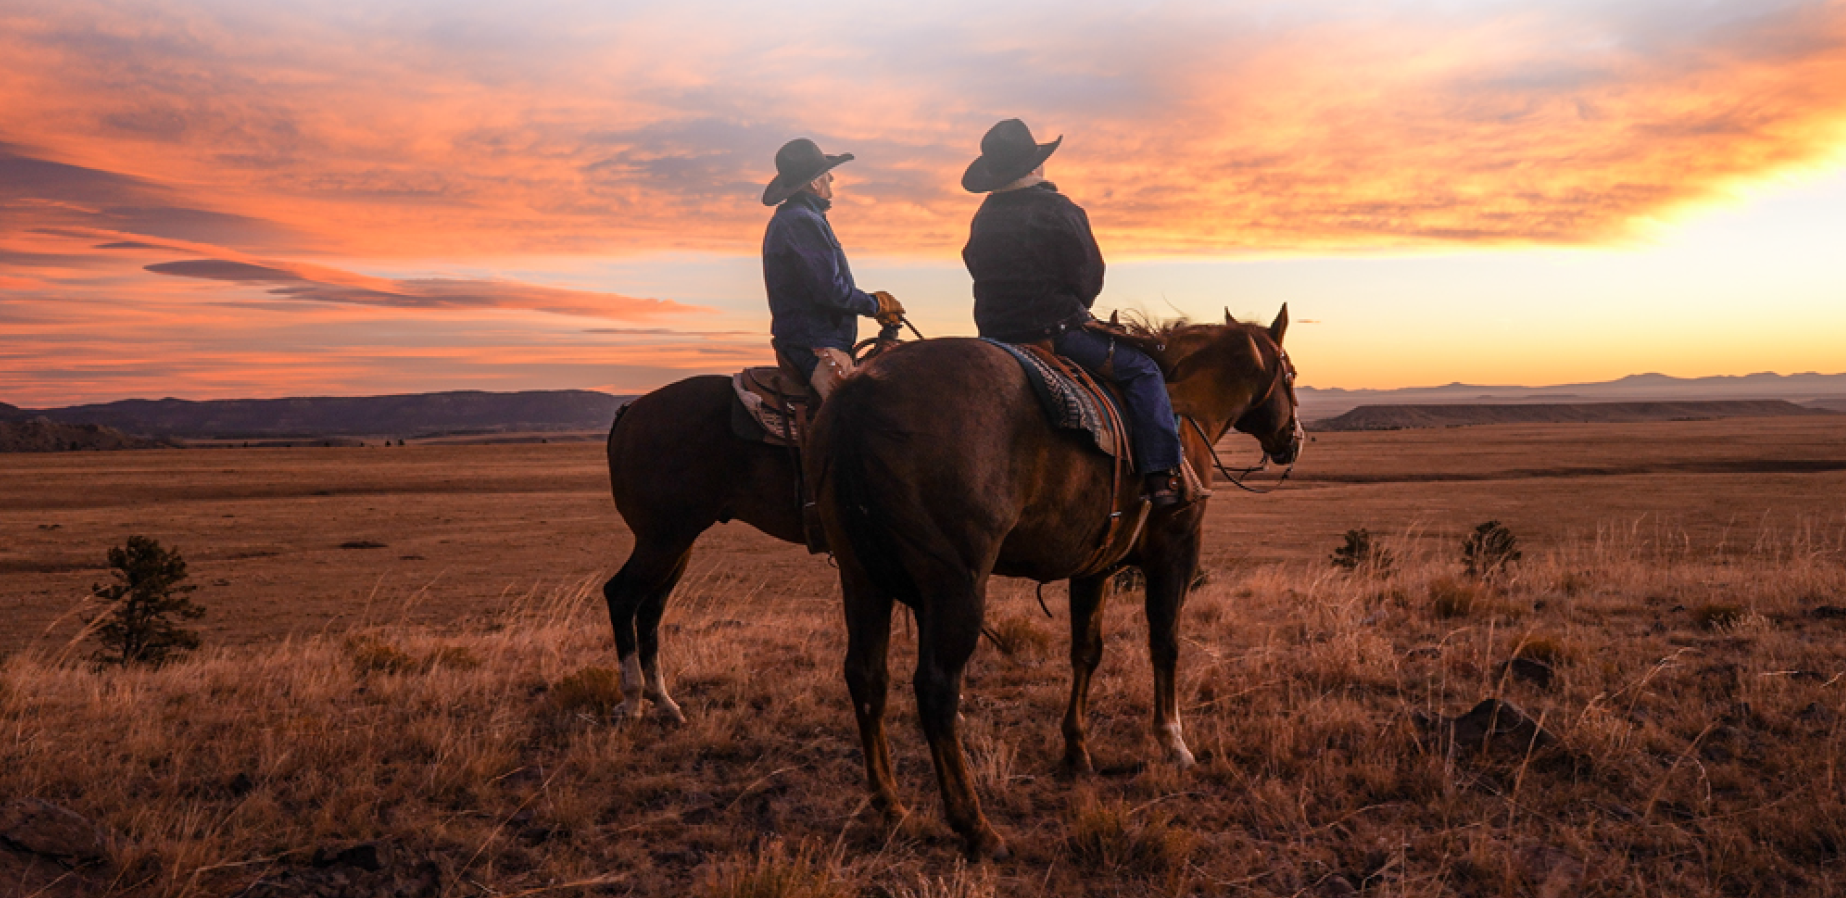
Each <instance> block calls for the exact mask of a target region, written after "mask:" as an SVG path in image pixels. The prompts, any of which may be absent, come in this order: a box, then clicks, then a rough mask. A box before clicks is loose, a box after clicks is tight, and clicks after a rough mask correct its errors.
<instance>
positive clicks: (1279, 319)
mask: <svg viewBox="0 0 1846 898" xmlns="http://www.w3.org/2000/svg"><path fill="white" fill-rule="evenodd" d="M1287 332H1288V303H1283V304H1282V311H1280V312H1277V313H1276V320H1275V322H1274V323H1272V324H1270V325H1269V339H1271V340H1274V341H1276V345H1277V346H1280V345H1282V335H1283V334H1285V333H1287Z"/></svg>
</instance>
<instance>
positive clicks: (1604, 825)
mask: <svg viewBox="0 0 1846 898" xmlns="http://www.w3.org/2000/svg"><path fill="white" fill-rule="evenodd" d="M1355 523H1362V522H1355ZM1728 538H1729V539H1730V541H1731V545H1730V548H1729V549H1727V550H1726V551H1724V552H1722V553H1718V552H1714V551H1712V550H1713V549H1715V548H1716V547H1711V546H1706V547H1702V548H1701V547H1687V546H1682V545H1679V544H1675V543H1674V542H1673V541H1672V540H1671V539H1670V538H1667V535H1665V534H1663V533H1661V532H1656V531H1648V530H1646V529H1645V528H1642V527H1637V526H1633V525H1628V524H1624V525H1622V526H1620V527H1614V526H1612V527H1609V528H1607V529H1606V530H1605V531H1602V532H1598V533H1597V534H1595V535H1593V536H1588V537H1586V538H1584V539H1582V540H1579V541H1575V542H1572V543H1569V544H1566V545H1562V546H1554V547H1545V546H1527V547H1526V549H1527V551H1526V557H1525V559H1524V560H1522V561H1521V562H1519V563H1518V565H1517V566H1516V567H1515V569H1514V570H1513V571H1512V574H1511V576H1508V577H1506V578H1504V579H1503V580H1502V581H1500V582H1496V583H1486V584H1481V583H1475V582H1472V581H1467V580H1465V579H1463V578H1459V577H1458V574H1459V563H1458V561H1457V560H1456V559H1455V558H1454V557H1453V553H1452V552H1445V551H1439V550H1438V549H1437V548H1435V547H1434V546H1433V543H1430V541H1428V540H1418V539H1416V538H1414V537H1413V536H1411V535H1408V534H1407V535H1405V537H1403V538H1401V539H1395V540H1394V539H1387V540H1386V542H1387V544H1388V545H1389V546H1390V548H1391V549H1392V551H1393V552H1394V554H1395V556H1396V558H1397V559H1398V563H1397V564H1396V565H1395V566H1394V567H1392V568H1391V569H1390V570H1388V571H1378V572H1364V573H1347V572H1343V571H1340V570H1338V569H1335V568H1333V567H1332V566H1331V565H1328V564H1326V563H1324V562H1321V563H1317V564H1308V565H1278V566H1272V567H1261V568H1254V569H1248V570H1241V571H1236V572H1226V571H1218V572H1214V576H1213V578H1212V580H1211V581H1210V583H1209V584H1208V585H1206V586H1204V587H1202V588H1201V589H1199V590H1198V591H1196V592H1195V593H1194V595H1193V596H1192V598H1191V599H1190V601H1189V605H1188V609H1187V617H1186V621H1185V623H1184V627H1183V635H1184V638H1185V642H1184V649H1183V657H1182V668H1181V670H1182V677H1181V695H1182V702H1183V704H1182V708H1183V713H1184V720H1185V725H1186V732H1187V738H1188V740H1189V742H1190V743H1191V745H1192V747H1193V749H1194V750H1195V751H1196V752H1197V753H1198V754H1199V757H1200V760H1201V763H1200V764H1199V765H1198V766H1197V767H1196V768H1193V769H1191V770H1187V771H1178V770H1174V769H1172V768H1169V767H1166V766H1164V765H1161V764H1158V763H1154V764H1151V765H1148V764H1144V763H1143V760H1144V759H1150V758H1154V757H1156V756H1157V752H1156V751H1155V750H1154V748H1153V746H1152V744H1151V740H1150V739H1149V737H1148V734H1147V722H1148V717H1149V708H1148V695H1149V692H1150V686H1149V680H1150V674H1149V666H1148V662H1147V652H1146V647H1145V628H1144V626H1142V624H1141V622H1140V619H1139V618H1140V614H1139V603H1138V601H1137V597H1135V596H1127V595H1121V596H1115V597H1113V598H1112V599H1111V600H1110V603H1109V609H1108V611H1107V634H1108V635H1107V648H1106V657H1105V661H1104V665H1103V668H1102V670H1101V671H1100V674H1099V677H1098V679H1097V682H1096V684H1095V688H1094V691H1093V694H1092V709H1093V717H1092V727H1091V737H1090V738H1091V747H1092V750H1093V751H1094V752H1095V755H1096V761H1097V766H1098V767H1099V769H1100V770H1101V773H1100V774H1099V775H1097V776H1096V777H1094V778H1091V779H1088V780H1085V781H1071V780H1069V779H1067V778H1064V777H1062V776H1061V775H1060V774H1059V773H1058V770H1057V761H1058V759H1059V757H1060V756H1061V752H1062V745H1061V736H1060V735H1059V731H1058V720H1059V717H1060V716H1061V714H1062V709H1063V703H1064V700H1065V697H1066V694H1067V689H1068V666H1067V661H1066V659H1065V654H1066V653H1065V648H1066V646H1067V639H1068V636H1067V635H1066V634H1067V632H1068V621H1067V616H1066V614H1065V613H1064V609H1063V607H1062V596H1063V591H1062V589H1061V588H1057V587H1053V588H1050V589H1048V590H1047V594H1048V597H1049V598H1050V599H1051V608H1052V610H1053V611H1054V612H1055V613H1056V616H1057V619H1056V620H1046V619H1044V617H1043V614H1042V613H1041V612H1040V611H1039V610H1038V607H1037V603H1036V601H1035V600H1034V598H1033V595H1032V590H1031V588H1030V585H1029V584H1019V583H1015V582H1004V583H996V584H995V585H994V588H993V590H992V597H991V606H992V607H991V609H990V612H989V621H990V623H995V622H998V623H999V624H1000V625H1001V626H999V627H998V628H997V629H996V633H997V634H999V638H1001V639H1003V640H1004V641H1006V642H1007V643H1008V646H1006V648H1007V649H1008V650H1007V651H1004V652H1002V651H997V650H995V648H994V647H993V646H984V647H983V649H982V651H981V652H980V653H978V654H977V656H976V661H975V663H974V664H973V665H972V667H971V669H970V676H969V680H968V683H967V686H966V690H965V701H964V714H965V717H966V723H965V725H964V736H965V738H966V740H967V742H968V745H969V748H970V755H971V760H972V762H973V765H974V767H975V772H976V776H977V778H978V781H979V783H980V787H981V789H982V794H983V798H984V800H985V801H986V803H987V809H988V812H989V814H990V815H991V816H992V817H993V819H994V822H995V824H996V825H997V826H999V827H1000V828H1001V829H1002V830H1003V831H1004V832H1005V833H1006V834H1007V835H1008V837H1009V839H1010V841H1011V843H1012V845H1013V847H1014V849H1015V852H1016V857H1015V859H1014V860H1012V861H1009V862H1006V863H1003V864H998V865H993V866H979V867H969V866H966V865H964V864H962V863H961V862H960V861H959V860H958V859H957V858H956V856H955V844H956V843H955V840H954V839H953V838H952V837H951V835H950V834H949V833H948V831H947V829H946V827H944V826H943V825H942V823H941V820H940V811H939V807H938V803H937V801H936V798H935V791H934V790H935V785H934V777H933V773H932V771H931V768H930V763H929V758H928V754H927V752H926V750H925V749H924V748H923V745H922V740H921V737H920V735H919V734H918V732H917V730H916V727H915V725H914V723H913V721H914V719H915V709H914V703H913V702H912V700H911V699H910V696H909V692H908V688H907V683H908V678H909V671H910V669H911V666H912V664H913V662H914V638H913V636H911V635H910V634H911V633H912V632H914V631H912V630H910V629H908V628H907V627H906V625H905V624H904V623H902V622H900V623H898V624H896V625H895V627H894V631H895V637H894V654H895V655H896V656H897V657H896V658H894V661H893V665H894V677H893V682H894V689H893V695H892V699H893V700H892V703H891V709H890V718H891V722H892V727H891V736H892V741H893V748H894V750H895V755H896V764H897V770H898V777H899V780H900V783H901V785H902V787H903V789H904V790H905V793H906V798H907V799H908V801H909V804H910V807H911V809H912V813H911V814H910V815H909V816H907V817H904V818H902V819H899V820H897V821H894V822H887V821H884V820H882V819H881V818H880V817H878V815H876V814H874V813H873V812H872V811H871V810H870V809H869V808H868V807H867V806H866V803H865V802H864V801H863V800H862V797H861V788H862V787H861V778H862V773H861V768H860V762H859V752H858V743H857V738H856V733H855V730H854V725H853V722H852V716H851V713H850V709H849V708H848V707H847V705H846V698H845V688H844V686H843V684H842V683H841V681H840V674H839V663H840V659H841V657H842V652H843V638H842V636H841V634H840V632H839V631H840V629H841V628H840V624H839V611H838V607H837V601H836V595H837V594H836V586H835V585H834V584H833V582H832V581H831V580H830V579H829V576H828V575H829V574H830V573H831V571H829V570H827V569H826V568H824V567H822V566H820V565H816V566H815V571H814V573H813V575H812V576H811V577H809V578H806V579H797V580H794V581H789V580H779V581H776V582H770V581H769V580H768V579H766V578H763V577H760V576H753V575H752V573H751V572H750V571H749V570H748V569H747V568H742V567H736V566H732V565H728V564H724V563H714V564H709V565H708V566H705V567H702V568H699V569H696V570H695V571H693V572H692V573H691V574H690V575H689V576H688V577H687V579H686V582H685V584H684V585H682V586H681V588H680V591H679V593H678V594H677V595H676V596H675V598H674V600H673V605H672V607H671V609H670V610H669V613H668V618H667V621H668V623H667V627H666V631H665V640H666V648H665V656H664V661H665V665H666V669H667V672H668V676H669V682H670V683H671V685H672V687H673V689H674V691H675V693H676V696H677V697H678V698H679V699H680V701H681V703H682V704H683V705H684V706H685V709H686V712H687V714H688V716H689V718H690V721H689V722H688V723H687V724H686V725H684V726H681V727H668V726H665V725H663V724H660V723H657V722H653V721H644V722H641V723H638V724H635V725H630V726H627V727H617V726H613V725H611V724H610V723H609V722H608V719H607V717H608V710H609V708H610V707H612V705H613V703H614V702H615V701H618V700H619V699H618V698H617V696H618V695H619V687H620V682H619V677H620V675H619V673H617V672H616V671H617V665H615V663H614V659H613V657H612V651H611V649H610V646H609V642H610V640H609V637H608V633H607V626H608V625H607V621H606V618H605V616H604V612H603V609H602V606H601V601H600V595H599V594H598V592H597V590H596V589H595V587H596V586H597V585H598V584H599V583H600V577H586V578H585V579H583V580H582V581H581V582H578V583H574V584H571V585H569V586H566V587H562V588H557V589H551V590H543V591H532V592H527V593H524V594H520V595H514V596H509V599H508V602H507V606H506V609H505V610H504V612H503V613H501V614H499V615H496V616H494V617H492V618H490V619H486V620H480V621H474V622H470V623H469V624H467V625H465V626H457V627H455V628H452V629H446V630H436V629H428V628H415V627H408V626H404V625H401V624H397V623H379V624H370V625H366V626H363V627H360V628H357V629H355V630H353V631H350V632H339V633H327V634H324V635H322V636H319V637H316V638H311V639H306V640H299V641H291V642H287V643H283V644H280V645H274V646H270V647H266V648H256V649H241V650H235V651H229V650H216V651H213V650H209V649H208V650H206V651H204V652H202V653H200V654H199V655H198V656H197V657H194V658H191V659H188V660H185V661H182V662H178V663H175V664H171V665H168V666H166V667H163V668H159V669H152V670H135V669H131V670H97V669H94V668H93V667H91V666H88V665H84V664H81V663H76V662H73V661H71V660H70V657H71V656H70V655H69V653H62V652H47V653H42V654H27V655H23V656H18V657H13V658H10V659H7V660H6V661H5V662H4V663H3V664H0V801H4V800H11V799H15V798H22V797H36V798H42V799H46V800H50V801H54V802H57V803H60V804H62V805H65V806H67V807H69V808H71V809H73V810H75V811H77V812H79V813H81V814H84V815H86V816H88V817H90V818H91V819H93V820H96V821H98V822H100V823H101V824H103V825H105V826H106V827H108V828H109V829H111V830H113V831H114V832H116V833H118V834H120V836H121V841H120V843H119V846H118V848H117V849H116V850H117V854H118V856H117V858H116V861H117V867H118V870H119V871H120V872H121V876H120V878H118V879H117V880H116V881H115V884H114V886H113V887H112V890H113V891H114V892H116V893H119V894H135V895H149V896H175V898H177V896H194V895H201V896H203V895H214V896H215V895H233V894H247V895H253V896H260V895H308V894H335V893H338V892H329V891H327V890H328V889H331V888H334V886H330V885H329V883H330V882H332V881H333V880H332V879H331V877H334V876H336V875H338V876H342V877H345V879H344V880H342V881H343V882H346V883H347V884H348V886H350V888H352V889H354V890H355V891H351V892H349V893H350V894H371V892H366V891H364V890H365V889H371V888H374V887H375V886H376V887H377V888H379V889H384V888H385V886H383V885H379V884H380V883H389V884H390V888H395V889H398V890H399V891H401V892H403V893H404V894H430V895H451V896H454V895H516V894H541V893H543V894H613V895H621V894H635V895H680V894H701V893H702V894H709V895H737V896H743V895H763V896H770V895H773V896H788V898H795V896H807V898H819V896H832V895H883V896H894V898H895V896H906V898H909V896H915V898H925V896H928V898H935V896H943V898H984V896H994V895H1020V894H1033V895H1036V894H1055V895H1066V894H1089V895H1169V894H1201V895H1217V894H1251V895H1296V894H1349V893H1350V892H1346V891H1342V889H1351V890H1354V891H1357V892H1359V893H1362V894H1381V895H1384V894H1389V895H1477V894H1565V893H1571V894H1576V893H1581V894H1584V895H1630V894H1673V895H1692V896H1697V895H1729V894H1812V895H1825V894H1840V893H1841V890H1842V889H1846V866H1843V863H1846V862H1843V860H1842V850H1843V848H1846V779H1842V776H1841V770H1840V766H1841V757H1842V747H1843V746H1842V738H1843V736H1846V729H1843V725H1842V723H1841V721H1842V713H1843V712H1846V702H1843V701H1842V691H1843V690H1846V621H1843V620H1841V619H1839V618H1840V616H1842V615H1846V563H1843V562H1842V557H1843V556H1842V551H1841V543H1840V534H1839V532H1838V529H1837V528H1835V529H1832V530H1829V529H1827V528H1825V527H1815V528H1809V529H1806V530H1803V529H1800V528H1797V529H1796V530H1795V531H1793V532H1790V531H1781V532H1776V533H1773V534H1765V535H1764V536H1762V537H1761V538H1757V537H1755V536H1752V537H1751V538H1750V539H1748V540H1744V539H1743V538H1741V537H1739V536H1737V535H1736V534H1731V535H1729V537H1728ZM1746 542H1747V543H1748V544H1749V548H1748V549H1745V550H1741V551H1739V550H1737V546H1739V545H1742V544H1744V543H1746ZM1426 544H1427V545H1426ZM379 601H380V607H384V606H386V605H389V604H390V602H389V601H388V597H381V599H380V600H379ZM1439 605H1440V606H1441V607H1438V606H1439ZM1718 605H1723V606H1725V607H1734V608H1735V609H1737V612H1736V614H1735V615H1729V616H1720V617H1722V618H1723V619H1717V618H1711V617H1710V616H1709V615H1708V616H1707V618H1706V619H1701V615H1700V611H1699V609H1701V608H1708V607H1713V606H1718ZM1828 609H1834V610H1828ZM900 616H901V615H900ZM370 619H372V620H385V621H390V620H392V619H393V615H392V614H390V613H388V612H386V613H373V614H372V616H371V618H370ZM1514 658H1520V659H1526V660H1527V661H1529V662H1533V663H1535V664H1537V665H1539V667H1537V668H1533V667H1531V666H1530V665H1528V666H1527V667H1519V668H1515V667H1513V666H1511V665H1509V664H1508V663H1507V662H1509V661H1510V660H1512V659H1514ZM1535 669H1542V670H1544V671H1547V672H1548V673H1549V675H1550V679H1549V680H1548V683H1547V684H1546V685H1540V684H1539V683H1538V682H1535V681H1534V680H1533V679H1531V671H1532V670H1535ZM1488 697H1497V698H1500V699H1502V700H1504V701H1507V702H1510V703H1512V704H1514V705H1516V706H1517V707H1518V708H1519V709H1520V710H1522V711H1523V712H1524V713H1525V714H1526V715H1528V716H1529V717H1530V718H1532V719H1534V720H1537V721H1538V722H1539V723H1540V725H1541V726H1542V727H1543V728H1544V729H1545V730H1546V731H1548V732H1549V733H1551V734H1553V735H1555V736H1556V737H1557V739H1558V743H1557V744H1556V745H1552V746H1547V747H1538V746H1537V745H1536V744H1534V743H1530V742H1519V743H1517V744H1504V743H1506V742H1507V740H1501V742H1500V743H1489V742H1480V743H1478V744H1464V741H1463V740H1462V739H1461V738H1460V737H1459V736H1456V737H1455V738H1454V739H1452V740H1451V739H1449V738H1447V736H1445V734H1446V733H1450V732H1451V729H1445V727H1449V725H1450V724H1449V722H1450V721H1454V720H1455V719H1456V718H1457V717H1458V716H1460V715H1462V714H1463V712H1465V711H1467V710H1468V709H1469V708H1470V707H1472V706H1473V705H1474V704H1475V703H1476V702H1478V701H1480V700H1481V699H1484V698H1488ZM1453 732H1459V725H1456V727H1455V728H1454V729H1453ZM1483 745H1485V746H1486V747H1485V748H1482V746H1483ZM355 845H375V846H380V847H381V851H382V854H381V855H380V857H379V859H378V861H377V863H376V864H375V865H370V866H362V867H350V866H343V864H342V862H339V861H338V858H339V857H343V856H344V855H341V854H340V852H341V851H343V850H348V849H351V848H352V847H353V846H355ZM330 859H331V860H330ZM342 887H347V886H342ZM317 890H319V891H317ZM1560 890H1563V891H1560ZM378 893H380V894H382V893H384V892H378Z"/></svg>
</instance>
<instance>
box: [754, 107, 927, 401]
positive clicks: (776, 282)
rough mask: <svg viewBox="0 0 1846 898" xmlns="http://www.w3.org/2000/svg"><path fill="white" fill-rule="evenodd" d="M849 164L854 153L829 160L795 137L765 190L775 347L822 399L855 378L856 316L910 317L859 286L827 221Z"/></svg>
mask: <svg viewBox="0 0 1846 898" xmlns="http://www.w3.org/2000/svg"><path fill="white" fill-rule="evenodd" d="M851 160H852V154H851V153H842V154H840V155H838V156H828V155H826V154H824V153H822V152H821V151H820V147H818V146H815V144H814V141H812V140H808V139H807V138H805V137H804V138H797V139H795V140H791V141H789V142H788V143H786V144H784V145H783V146H782V149H781V150H779V151H777V152H776V177H775V180H773V181H770V182H769V186H768V187H766V188H764V189H763V205H765V206H775V207H776V213H775V215H773V216H771V217H770V219H769V230H768V231H767V232H766V233H765V234H764V235H763V286H764V287H765V288H766V289H767V290H768V292H769V315H770V322H769V333H770V336H771V338H772V339H771V341H770V342H771V343H772V344H773V345H774V346H775V349H776V355H777V356H778V357H779V358H780V359H782V360H783V361H784V363H785V364H787V365H791V366H793V367H795V368H796V369H798V370H799V371H800V372H801V373H802V375H803V376H804V377H806V378H807V380H808V383H809V384H810V385H811V386H813V387H814V390H815V392H816V393H818V394H820V397H821V399H823V400H825V399H826V398H827V395H828V394H829V393H831V392H833V388H834V387H835V386H837V385H838V384H839V382H840V381H841V380H842V379H844V378H845V377H846V376H847V375H849V374H851V373H852V370H853V364H852V346H853V343H854V342H855V341H856V340H857V339H858V337H859V320H858V316H861V315H864V316H866V317H869V318H876V319H878V321H879V323H881V324H884V325H886V326H892V325H896V324H898V323H899V322H900V321H902V320H903V314H904V307H903V306H901V305H899V304H898V302H897V299H896V298H894V297H892V295H891V294H889V293H886V292H884V291H882V290H880V291H877V292H874V293H867V292H865V291H864V290H861V289H859V288H858V287H857V286H856V285H854V284H853V277H852V269H851V268H849V267H847V265H846V251H845V250H843V249H841V248H840V241H839V238H837V237H835V236H833V227H832V226H831V225H829V224H828V223H827V209H828V208H829V207H831V206H832V205H833V203H832V200H833V169H834V167H835V166H837V165H839V164H841V163H843V162H848V161H851Z"/></svg>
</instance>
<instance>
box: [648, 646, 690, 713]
mask: <svg viewBox="0 0 1846 898" xmlns="http://www.w3.org/2000/svg"><path fill="white" fill-rule="evenodd" d="M642 676H643V682H645V683H646V692H647V698H648V700H649V701H652V702H653V703H654V709H655V710H657V711H659V712H660V715H661V716H662V717H665V718H667V719H668V720H671V721H673V722H674V723H685V722H686V714H685V712H683V711H681V710H680V709H679V703H677V702H675V701H673V697H672V696H670V695H668V694H667V681H666V678H665V677H662V676H661V675H660V663H659V662H658V661H656V662H655V663H653V664H649V665H647V666H646V667H645V668H644V669H643V673H642Z"/></svg>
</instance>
